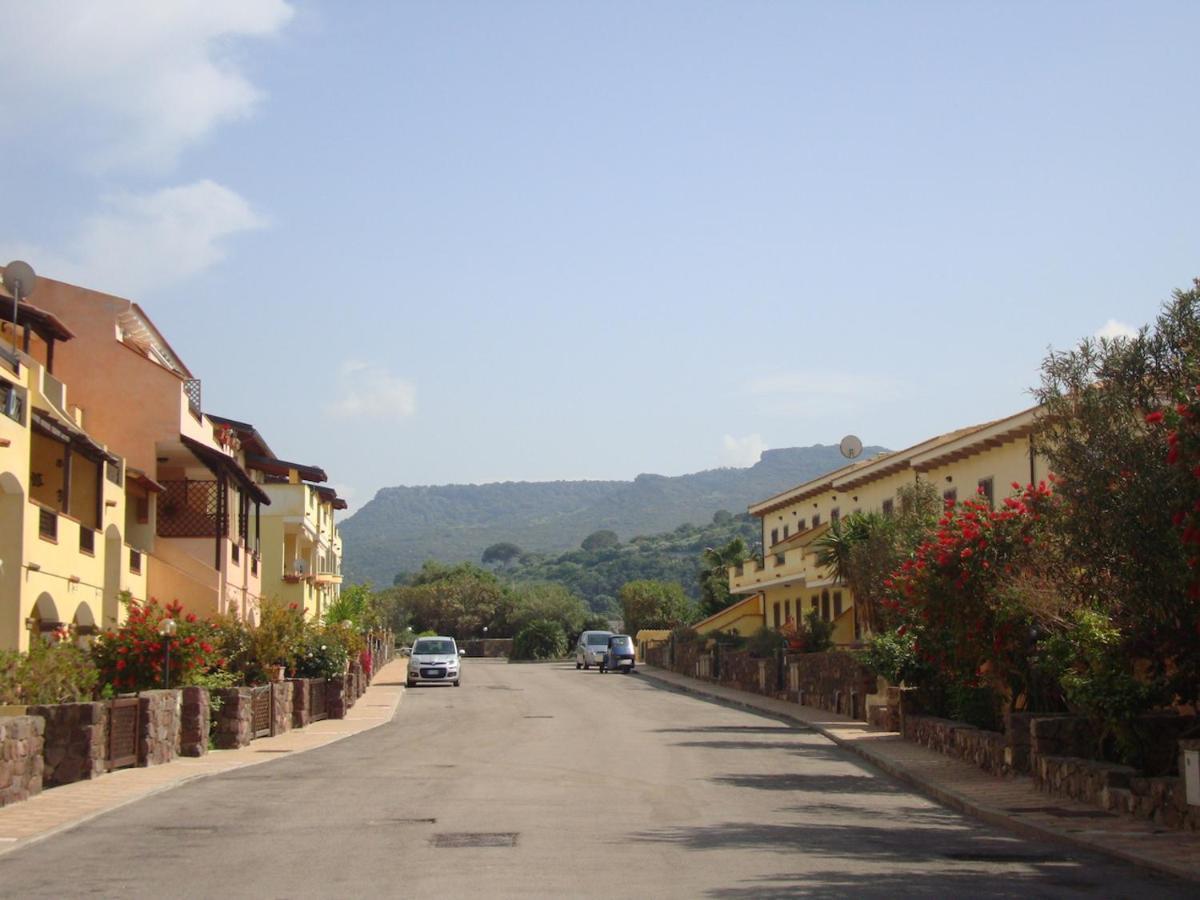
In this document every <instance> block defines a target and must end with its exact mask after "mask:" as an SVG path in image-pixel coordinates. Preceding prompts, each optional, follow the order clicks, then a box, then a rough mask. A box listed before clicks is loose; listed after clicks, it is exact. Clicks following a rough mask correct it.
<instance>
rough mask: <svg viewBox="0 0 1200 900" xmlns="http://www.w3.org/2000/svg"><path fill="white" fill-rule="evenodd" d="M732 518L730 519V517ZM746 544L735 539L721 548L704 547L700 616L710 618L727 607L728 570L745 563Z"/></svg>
mask: <svg viewBox="0 0 1200 900" xmlns="http://www.w3.org/2000/svg"><path fill="white" fill-rule="evenodd" d="M731 518H732V517H731ZM747 555H748V551H747V550H746V542H745V541H743V540H742V539H741V538H740V537H736V538H734V539H733V540H731V541H730V542H729V543H728V544H725V546H723V547H705V548H704V552H703V554H702V555H701V560H702V563H701V565H702V568H701V570H700V614H701V615H703V616H711V615H713V614H714V613H718V612H720V611H721V610H723V609H725V607H727V606H729V604H730V602H731V600H732V597H731V596H730V593H729V569H730V567H732V566H740V565H741V564H742V563H744V562H745V561H746V557H747Z"/></svg>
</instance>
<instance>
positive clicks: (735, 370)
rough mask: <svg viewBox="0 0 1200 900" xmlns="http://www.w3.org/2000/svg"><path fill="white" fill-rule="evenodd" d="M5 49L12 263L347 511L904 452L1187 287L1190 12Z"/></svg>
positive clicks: (479, 20)
mask: <svg viewBox="0 0 1200 900" xmlns="http://www.w3.org/2000/svg"><path fill="white" fill-rule="evenodd" d="M0 13H2V18H0V21H3V23H4V26H3V32H2V33H3V41H4V44H5V50H4V52H3V53H0V122H3V127H0V189H2V190H3V199H4V201H5V203H6V206H7V208H6V210H5V213H4V215H3V216H2V217H0V263H3V262H6V261H7V260H9V259H14V258H22V259H26V260H27V261H28V262H30V263H31V264H32V265H33V266H34V268H35V269H36V270H37V271H38V273H39V274H41V275H45V276H47V277H51V278H57V279H60V280H63V281H69V282H72V283H75V284H80V285H84V286H86V287H89V288H93V289H96V290H101V291H105V292H109V293H115V294H118V295H120V296H123V297H128V298H130V299H132V300H135V301H137V302H138V303H139V304H140V305H141V306H142V308H143V309H144V310H146V312H147V313H148V314H149V315H150V316H151V318H152V319H154V321H155V323H156V324H157V325H158V327H159V328H160V329H161V330H162V331H163V333H164V334H165V335H166V336H167V338H168V340H169V341H170V342H171V344H172V346H173V347H174V348H175V350H176V351H177V352H178V353H179V355H180V356H181V357H182V358H183V360H184V361H185V362H186V363H187V365H188V367H189V368H190V369H191V370H192V371H193V372H194V373H196V374H197V375H198V376H199V377H201V378H202V379H203V390H204V398H203V402H204V408H205V410H206V411H207V412H211V413H214V414H216V415H221V416H227V417H231V418H234V419H240V420H243V421H248V422H251V423H253V424H254V425H255V426H256V427H257V428H258V429H259V431H260V432H261V433H262V434H263V436H264V437H265V438H266V440H267V441H268V443H269V444H270V445H271V447H272V449H273V450H274V451H275V452H276V453H277V454H278V455H279V456H280V457H282V458H284V459H289V460H293V461H297V462H302V463H306V464H314V465H319V466H321V467H323V468H324V469H325V470H326V471H327V472H328V473H329V476H330V482H331V483H332V484H333V485H334V486H335V487H337V488H338V490H339V492H340V493H342V494H343V495H344V496H346V497H347V498H348V500H349V502H350V507H351V512H352V511H353V510H354V509H356V508H357V507H359V506H361V505H362V504H364V503H366V502H367V501H368V500H369V499H370V498H371V497H372V496H373V495H374V493H375V491H377V490H378V489H379V488H381V487H386V486H390V485H398V484H409V485H413V484H441V483H450V482H453V483H482V482H488V481H508V480H553V479H564V478H586V479H629V478H632V477H634V476H635V475H637V474H639V473H642V472H654V473H659V474H664V475H678V474H683V473H686V472H693V471H699V470H702V469H709V468H714V467H717V466H746V465H750V464H752V463H753V462H754V461H755V460H756V459H757V458H758V456H759V454H760V453H761V452H762V451H763V450H764V449H768V448H781V447H791V446H803V445H809V444H813V443H824V444H829V443H836V442H837V441H838V440H840V439H841V437H842V436H843V435H845V434H848V433H854V434H857V435H858V436H859V437H860V438H861V439H862V440H863V442H864V443H866V444H878V445H883V446H887V447H892V448H902V447H906V446H908V445H911V444H913V443H916V442H918V441H920V440H922V439H924V438H926V437H929V436H932V435H934V434H938V433H941V432H944V431H948V430H951V429H954V428H958V427H961V426H964V425H967V424H972V423H976V422H983V421H987V420H989V419H993V418H998V417H1001V416H1005V415H1008V414H1011V413H1014V412H1017V411H1018V410H1021V409H1024V408H1026V407H1027V406H1029V405H1031V403H1032V400H1031V397H1030V394H1029V391H1030V389H1031V388H1032V387H1034V386H1035V385H1036V384H1037V383H1038V378H1039V374H1038V373H1039V366H1040V364H1041V361H1042V359H1043V358H1044V357H1045V355H1046V353H1047V352H1048V351H1049V350H1050V349H1051V348H1054V349H1059V350H1063V349H1068V348H1070V347H1072V346H1074V345H1076V344H1077V343H1078V342H1079V341H1080V340H1081V339H1083V338H1085V337H1089V336H1093V335H1097V334H1104V335H1107V336H1119V335H1121V334H1128V333H1131V332H1132V331H1133V330H1135V329H1136V328H1138V327H1140V326H1142V325H1144V324H1146V323H1148V322H1151V321H1152V320H1153V318H1154V317H1155V315H1156V313H1157V312H1158V310H1159V308H1160V307H1161V305H1162V303H1163V302H1164V301H1166V300H1168V299H1169V297H1170V295H1171V292H1172V290H1174V289H1176V288H1180V287H1185V288H1186V287H1189V286H1190V285H1191V282H1192V279H1193V278H1194V277H1196V276H1198V275H1200V254H1198V252H1197V251H1198V250H1200V217H1197V215H1196V209H1197V208H1200V177H1198V175H1200V172H1198V171H1197V170H1198V168H1200V153H1197V149H1196V148H1197V147H1200V84H1198V82H1200V72H1198V70H1197V69H1196V67H1195V55H1194V54H1195V48H1194V43H1195V42H1194V36H1195V34H1196V33H1197V32H1198V31H1200V4H1196V3H1194V2H1190V0H1185V2H1166V0H1158V2H1151V3H1145V2H1128V3H1102V2H1090V0H1089V2H1068V0H1060V2H1055V3H1035V2H1003V3H1002V2H993V3H987V2H979V3H968V4H964V3H958V2H949V0H947V2H908V3H903V4H899V3H890V2H857V3H849V2H844V3H834V2H824V3H815V2H802V0H790V2H768V0H728V2H704V0H690V2H684V0H679V2H671V0H636V2H635V0H597V2H585V0H546V2H521V0H505V2H500V0H478V2H465V0H462V2H459V0H428V2H401V0H394V2H382V0H381V2H366V0H362V2H356V3H352V4H348V3H336V2H315V0H313V2H309V0H293V2H285V0H254V2H252V0H194V2H193V0H187V2H184V0H180V2H167V0H106V2H103V3H97V2H89V0H44V2H40V3H36V4H32V3H27V2H22V0H0ZM31 300H32V302H34V303H36V295H35V296H34V297H33V298H31Z"/></svg>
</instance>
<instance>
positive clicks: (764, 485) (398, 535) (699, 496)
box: [339, 444, 883, 584]
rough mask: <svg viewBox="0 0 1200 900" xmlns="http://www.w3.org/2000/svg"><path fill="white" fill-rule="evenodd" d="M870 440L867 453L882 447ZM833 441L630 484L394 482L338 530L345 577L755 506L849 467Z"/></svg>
mask: <svg viewBox="0 0 1200 900" xmlns="http://www.w3.org/2000/svg"><path fill="white" fill-rule="evenodd" d="M882 451H883V448H881V447H868V448H866V449H865V451H864V454H863V455H864V457H867V456H870V455H872V454H873V453H875V452H882ZM845 462H846V461H845V459H843V458H842V456H841V453H840V452H839V450H838V448H837V446H836V445H825V444H814V445H812V446H809V447H788V448H781V449H776V450H767V451H764V452H763V454H762V456H761V457H760V459H759V461H758V462H757V463H755V464H754V465H753V466H749V467H746V468H736V467H722V468H716V469H705V470H702V471H700V472H692V473H688V474H686V475H659V474H656V473H652V472H643V473H639V474H638V475H637V476H635V477H634V478H633V479H632V480H631V481H621V480H595V481H592V480H567V479H560V480H557V481H498V482H488V483H485V484H446V485H416V486H406V485H397V486H393V487H385V488H380V489H379V491H377V492H376V494H375V496H374V497H373V498H372V499H371V500H370V501H368V502H367V503H366V504H365V505H363V507H362V508H361V509H359V510H358V511H357V512H356V513H355V514H354V515H352V516H350V517H348V518H346V519H345V520H343V521H342V522H341V523H340V525H339V528H340V529H341V532H342V537H343V540H344V543H345V559H344V566H343V567H344V571H345V574H346V577H347V581H364V580H371V581H373V582H375V583H377V584H390V583H391V581H392V578H393V576H395V575H396V574H397V573H399V572H403V571H414V570H416V569H419V568H420V566H421V564H422V563H423V562H425V560H427V559H438V560H441V561H442V562H447V563H454V562H461V561H467V560H469V561H474V562H478V561H479V559H480V556H481V555H482V553H483V550H484V549H485V548H486V547H487V546H489V545H490V544H493V543H496V542H498V541H511V542H512V543H515V544H517V545H518V546H519V547H521V548H522V549H523V550H526V551H531V552H539V553H555V552H562V551H566V550H570V549H573V548H576V547H578V546H579V543H580V541H582V540H583V538H584V537H586V536H587V535H588V534H591V533H592V532H593V531H597V530H600V529H610V530H612V531H615V532H616V533H617V535H618V536H619V537H620V538H621V540H622V541H627V540H629V539H630V538H632V537H634V536H637V535H648V534H654V533H659V532H665V531H670V530H672V529H674V528H676V527H677V526H679V525H681V524H684V523H690V524H695V525H700V524H705V523H707V522H709V521H710V520H711V519H712V516H713V514H714V513H715V512H717V511H718V510H721V509H725V510H729V511H731V512H734V513H741V512H744V511H745V509H746V507H747V506H749V505H750V504H751V503H755V502H757V501H760V500H763V499H766V498H767V497H770V496H773V495H774V494H777V493H779V492H781V491H784V490H788V489H789V488H792V487H795V486H796V485H798V484H803V483H804V482H805V481H809V480H811V479H813V478H816V477H818V476H820V475H822V474H824V473H826V472H829V471H832V470H833V469H836V468H840V467H841V466H842V465H844V464H845Z"/></svg>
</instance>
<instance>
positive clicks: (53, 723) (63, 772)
mask: <svg viewBox="0 0 1200 900" xmlns="http://www.w3.org/2000/svg"><path fill="white" fill-rule="evenodd" d="M29 715H31V716H37V717H38V718H40V719H42V720H43V721H44V722H45V726H44V731H43V734H44V738H45V743H44V745H43V758H44V759H45V769H44V771H43V772H42V783H43V784H44V785H45V786H47V787H50V786H53V785H60V784H71V783H72V782H75V781H79V780H81V779H84V778H95V777H96V776H97V775H103V774H104V773H105V772H107V771H108V762H107V755H108V753H107V750H108V741H107V738H108V715H107V712H106V710H105V704H103V703H59V704H55V705H53V706H31V707H29Z"/></svg>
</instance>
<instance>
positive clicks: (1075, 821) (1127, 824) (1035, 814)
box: [638, 666, 1200, 881]
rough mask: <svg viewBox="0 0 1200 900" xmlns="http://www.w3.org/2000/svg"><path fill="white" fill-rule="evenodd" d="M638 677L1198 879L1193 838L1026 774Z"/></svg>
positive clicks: (1013, 825)
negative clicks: (770, 720) (1004, 772)
mask: <svg viewBox="0 0 1200 900" xmlns="http://www.w3.org/2000/svg"><path fill="white" fill-rule="evenodd" d="M638 671H639V673H641V674H642V675H644V676H646V677H648V678H652V679H654V680H656V681H658V682H660V683H662V684H665V685H669V686H671V687H673V688H676V689H678V690H683V691H687V692H688V693H691V694H696V695H698V696H702V697H706V698H709V699H713V700H719V701H721V702H723V703H730V704H733V705H736V706H740V707H743V708H745V709H752V710H755V711H758V712H762V713H765V714H767V715H770V716H775V717H779V718H783V719H787V720H790V721H793V722H796V723H797V724H800V725H806V726H808V727H811V728H813V729H815V730H816V731H819V732H820V733H821V734H824V735H825V736H826V737H828V738H829V739H830V740H831V741H833V742H834V743H835V744H837V745H839V746H841V747H843V748H845V749H847V750H849V751H851V752H853V753H855V754H857V755H858V756H860V757H862V758H863V759H865V760H866V761H867V762H869V763H871V764H872V765H874V766H876V767H877V768H880V769H882V770H883V771H885V772H887V773H888V774H889V775H892V776H894V777H896V778H898V779H900V780H901V781H903V782H905V783H906V784H909V785H911V786H912V787H914V788H916V789H917V790H919V791H921V792H922V793H924V794H926V795H928V796H931V797H933V798H934V799H936V800H938V801H940V802H942V803H944V804H946V805H947V806H949V807H952V808H954V809H957V810H959V811H961V812H965V813H967V814H969V815H972V816H975V817H976V818H979V819H982V820H983V821H985V822H988V823H990V824H993V825H998V826H1000V827H1003V828H1008V829H1010V830H1012V831H1015V832H1018V833H1020V834H1022V835H1024V836H1026V837H1033V838H1039V839H1048V840H1053V841H1063V842H1066V843H1068V844H1073V845H1075V846H1078V847H1082V848H1085V849H1087V850H1093V851H1096V852H1100V853H1106V854H1109V855H1111V856H1115V857H1117V858H1119V859H1123V860H1125V861H1127V862H1131V863H1134V864H1135V865H1140V866H1145V867H1148V868H1151V869H1155V870H1158V871H1161V872H1167V873H1169V874H1171V875H1175V876H1177V877H1181V878H1188V879H1192V880H1195V881H1200V834H1197V833H1194V832H1180V831H1173V830H1171V829H1166V828H1161V827H1158V826H1156V825H1154V823H1152V822H1147V821H1144V820H1141V819H1133V818H1129V817H1127V816H1119V815H1116V814H1114V813H1109V812H1106V811H1104V810H1102V809H1099V808H1097V807H1095V806H1091V805H1088V804H1085V803H1080V802H1078V801H1074V800H1068V799H1065V798H1060V797H1053V796H1051V795H1049V794H1044V793H1042V792H1041V791H1039V790H1037V788H1035V787H1034V785H1033V779H1032V778H1029V777H1016V778H998V777H996V776H993V775H989V774H988V773H986V772H984V771H983V770H982V769H979V768H977V767H975V766H973V765H971V764H969V763H966V762H963V761H962V760H957V759H951V758H950V757H947V756H943V755H942V754H940V753H937V752H935V751H933V750H930V749H928V748H926V747H922V746H921V745H920V744H914V743H912V742H911V741H906V740H904V739H903V738H902V737H900V735H899V734H897V733H896V732H889V731H877V730H875V729H873V728H871V727H870V726H868V725H867V724H866V723H865V722H858V721H856V720H854V719H850V718H847V717H846V716H842V715H838V714H837V713H831V712H827V711H825V710H821V709H814V708H813V707H810V706H800V705H799V704H797V703H791V702H788V701H786V700H776V699H773V698H771V697H763V696H761V695H758V694H751V693H749V692H746V691H739V690H736V689H734V688H730V687H726V686H724V685H718V684H713V683H712V682H707V681H701V680H699V679H696V678H689V677H687V676H686V675H678V674H676V673H674V672H668V671H666V670H664V669H659V668H656V667H653V666H643V667H641V668H639V669H638Z"/></svg>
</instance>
